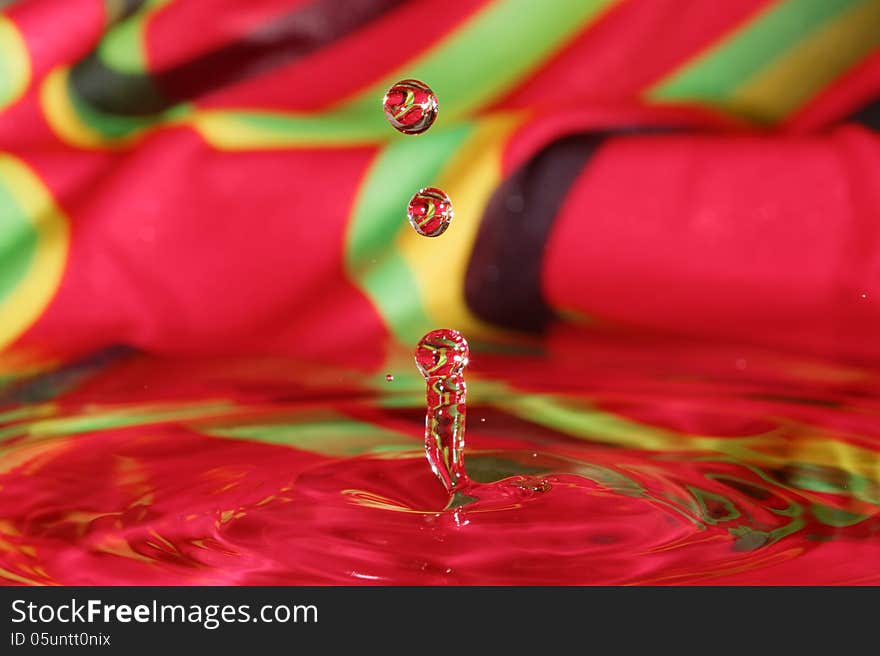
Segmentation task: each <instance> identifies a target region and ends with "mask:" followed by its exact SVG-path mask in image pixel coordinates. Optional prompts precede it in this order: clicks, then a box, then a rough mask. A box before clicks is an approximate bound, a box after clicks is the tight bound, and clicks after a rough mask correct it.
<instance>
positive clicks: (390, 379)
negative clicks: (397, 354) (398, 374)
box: [385, 374, 394, 383]
mask: <svg viewBox="0 0 880 656" xmlns="http://www.w3.org/2000/svg"><path fill="white" fill-rule="evenodd" d="M385 382H386V383H393V382H394V374H385Z"/></svg>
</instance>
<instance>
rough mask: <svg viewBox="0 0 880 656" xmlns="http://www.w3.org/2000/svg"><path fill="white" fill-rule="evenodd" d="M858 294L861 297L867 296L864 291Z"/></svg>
mask: <svg viewBox="0 0 880 656" xmlns="http://www.w3.org/2000/svg"><path fill="white" fill-rule="evenodd" d="M860 296H861V297H862V298H868V295H867V294H866V293H865V292H862V293H861V294H860Z"/></svg>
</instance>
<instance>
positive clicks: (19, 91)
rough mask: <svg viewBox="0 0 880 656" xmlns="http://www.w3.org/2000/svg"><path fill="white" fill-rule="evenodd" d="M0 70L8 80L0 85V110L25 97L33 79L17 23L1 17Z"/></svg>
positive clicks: (25, 46)
mask: <svg viewBox="0 0 880 656" xmlns="http://www.w3.org/2000/svg"><path fill="white" fill-rule="evenodd" d="M0 61H2V66H0V70H2V71H3V75H5V76H6V79H5V80H3V81H2V84H0V110H3V109H6V108H7V107H8V106H9V105H11V104H12V103H14V102H15V101H17V100H18V99H19V98H21V96H22V95H24V92H25V89H27V87H28V84H29V83H30V79H31V60H30V56H29V55H28V49H27V44H25V42H24V38H23V37H22V36H21V32H19V31H18V27H16V25H15V23H13V22H12V21H11V20H9V19H8V18H7V17H6V16H0Z"/></svg>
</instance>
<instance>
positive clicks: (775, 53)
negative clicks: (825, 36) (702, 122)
mask: <svg viewBox="0 0 880 656" xmlns="http://www.w3.org/2000/svg"><path fill="white" fill-rule="evenodd" d="M859 1H860V0H786V1H785V2H781V3H779V4H778V5H776V6H775V7H772V8H771V9H769V10H768V11H764V12H762V13H761V14H760V15H758V16H757V17H756V18H755V19H754V20H753V21H752V22H751V23H749V24H748V25H746V26H745V27H743V28H742V29H740V30H738V31H737V32H735V33H734V34H732V35H731V36H730V37H729V38H728V39H726V40H725V41H723V42H722V43H721V44H720V45H718V46H717V47H716V48H714V49H712V50H710V51H709V52H708V53H706V54H705V55H703V56H701V57H698V58H697V59H696V60H695V61H693V62H692V63H691V64H689V65H687V66H685V67H684V68H683V69H680V70H679V71H678V72H677V73H675V74H674V75H673V76H672V77H669V78H667V79H666V80H664V81H663V82H662V83H661V84H659V85H658V86H656V87H654V88H653V89H652V90H651V91H650V92H649V96H650V97H651V98H654V99H657V100H667V101H669V100H711V101H722V100H724V99H725V98H726V97H727V96H728V94H730V93H731V92H732V91H733V90H734V89H736V87H738V86H739V85H740V84H742V83H743V82H744V81H746V80H747V79H748V78H750V77H752V76H753V75H754V74H755V73H756V72H758V71H759V70H761V69H762V68H764V67H766V66H767V65H769V64H770V63H771V62H772V61H774V60H775V59H777V58H778V57H780V56H781V55H783V54H784V53H785V52H786V51H787V50H789V49H790V48H792V47H793V46H794V45H796V44H797V43H798V42H799V41H801V40H802V39H803V38H804V37H806V36H807V35H809V34H810V33H811V32H814V31H815V30H817V29H818V28H820V27H821V26H822V25H823V24H825V23H826V22H828V21H829V20H830V19H831V18H833V17H834V16H836V15H838V14H840V13H842V12H843V11H845V10H847V9H848V8H849V7H852V6H853V5H855V4H858V2H859Z"/></svg>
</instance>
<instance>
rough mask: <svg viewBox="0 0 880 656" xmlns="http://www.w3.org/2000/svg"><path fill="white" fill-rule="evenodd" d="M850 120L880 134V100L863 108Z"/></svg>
mask: <svg viewBox="0 0 880 656" xmlns="http://www.w3.org/2000/svg"><path fill="white" fill-rule="evenodd" d="M850 120H851V121H855V122H856V123H861V124H862V125H864V126H866V127H869V128H871V129H872V130H876V131H877V132H880V98H877V99H876V100H874V101H873V102H870V103H868V104H867V105H865V106H864V107H862V108H861V109H860V110H859V111H857V112H856V113H855V114H853V115H852V116H850Z"/></svg>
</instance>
